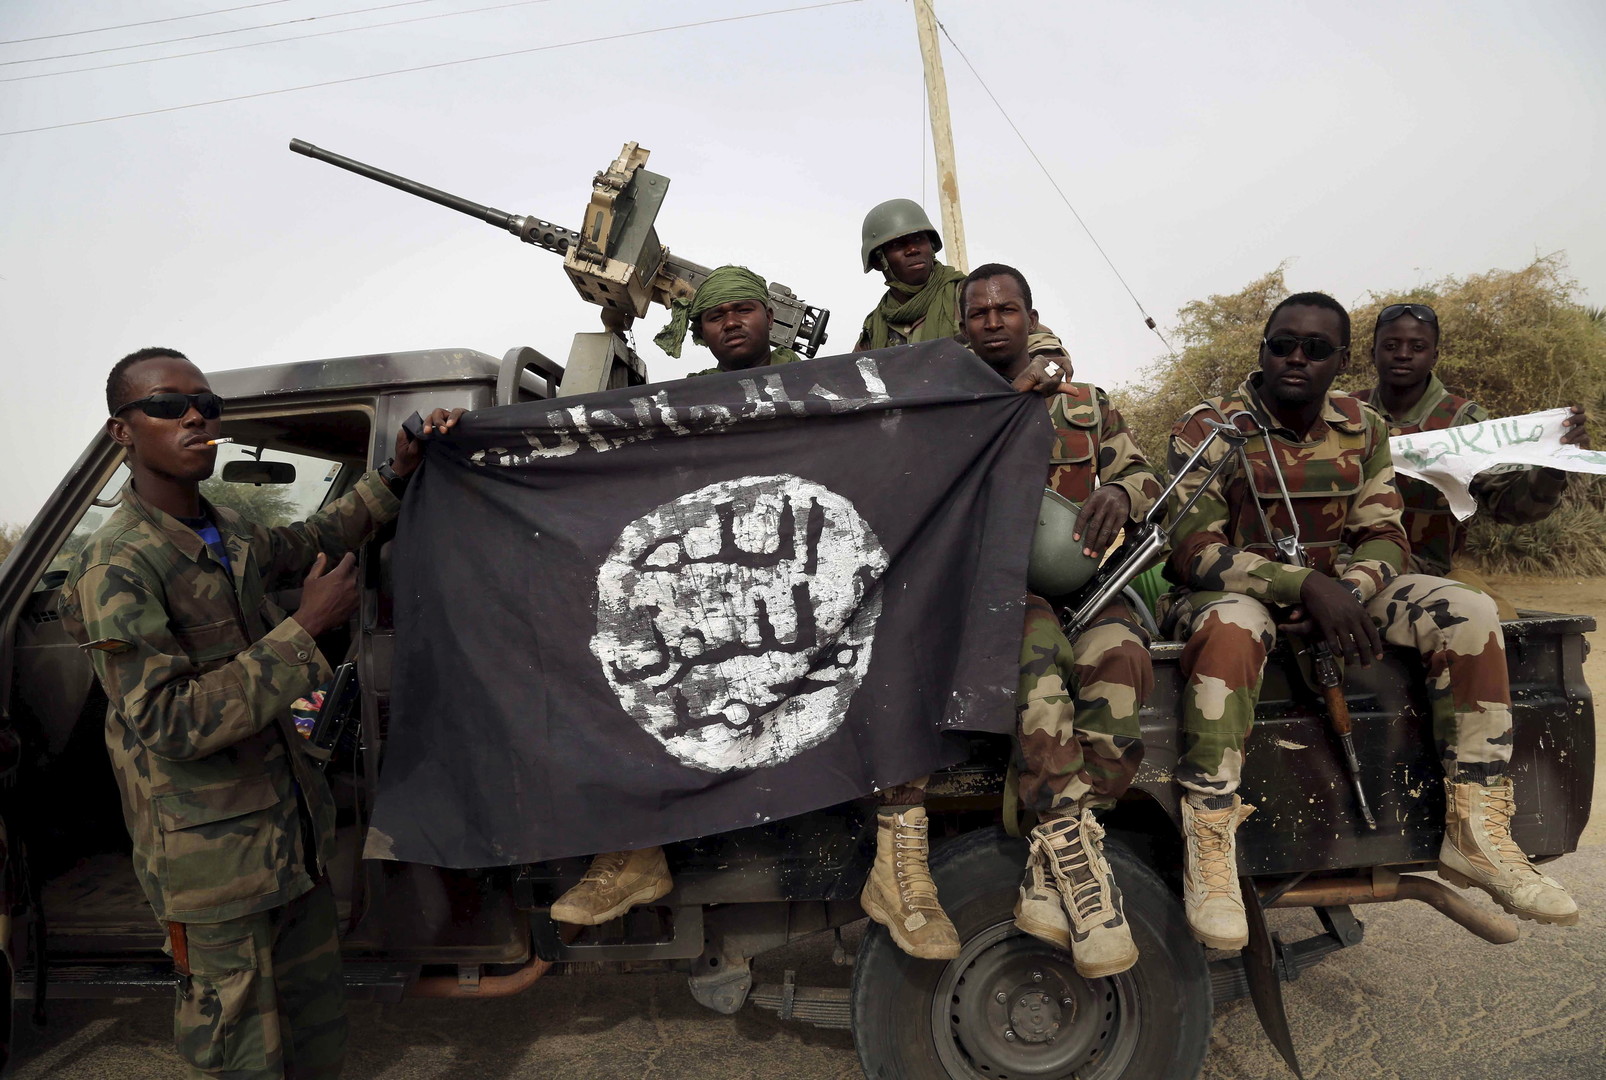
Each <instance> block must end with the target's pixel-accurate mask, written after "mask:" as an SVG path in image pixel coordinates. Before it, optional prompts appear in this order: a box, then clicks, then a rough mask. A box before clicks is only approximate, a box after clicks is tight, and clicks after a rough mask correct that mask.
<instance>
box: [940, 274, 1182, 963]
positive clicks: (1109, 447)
mask: <svg viewBox="0 0 1606 1080" xmlns="http://www.w3.org/2000/svg"><path fill="white" fill-rule="evenodd" d="M960 295H961V297H962V298H963V302H964V318H965V332H966V335H967V336H968V337H969V339H970V347H971V349H972V350H974V351H975V353H976V355H978V356H980V357H981V358H982V359H983V360H985V361H986V362H987V363H988V364H990V365H991V366H992V367H993V368H995V369H996V370H997V371H998V372H999V374H1001V375H1003V376H1004V377H1005V378H1008V379H1012V380H1013V379H1016V378H1017V377H1019V376H1020V375H1021V374H1022V373H1023V372H1024V371H1026V370H1027V368H1028V366H1029V365H1030V364H1031V362H1032V357H1031V353H1030V349H1029V346H1028V341H1029V340H1030V337H1031V335H1032V332H1033V330H1034V329H1035V328H1036V326H1037V312H1036V311H1035V310H1033V309H1032V292H1031V286H1030V285H1028V284H1027V282H1026V279H1025V277H1024V276H1023V275H1022V274H1021V273H1020V271H1018V270H1016V269H1014V268H1012V267H1008V266H1003V265H1000V264H998V263H989V264H987V265H985V266H980V267H977V268H976V270H975V271H973V272H972V273H971V274H970V276H969V277H967V278H965V281H964V286H963V289H962V290H961V293H960ZM1017 385H1018V384H1017ZM1048 409H1049V416H1050V417H1051V418H1052V420H1053V423H1054V429H1055V443H1054V447H1053V450H1052V452H1051V456H1050V458H1049V461H1048V471H1047V482H1048V486H1049V487H1050V488H1052V489H1053V490H1054V491H1056V492H1058V493H1059V494H1060V495H1062V496H1064V497H1065V498H1067V499H1069V500H1071V501H1072V502H1075V503H1080V504H1081V507H1082V510H1081V513H1080V515H1079V516H1078V518H1077V519H1076V532H1075V533H1074V535H1073V538H1074V540H1076V541H1077V542H1078V543H1079V544H1080V545H1081V546H1082V554H1083V555H1084V556H1093V557H1096V556H1097V555H1098V554H1100V553H1101V552H1103V550H1104V549H1105V548H1106V547H1107V546H1108V545H1109V543H1110V542H1111V541H1112V540H1114V539H1115V536H1116V534H1117V532H1119V531H1120V529H1121V528H1122V527H1123V526H1124V525H1126V524H1128V523H1129V522H1133V521H1136V520H1138V519H1140V518H1141V517H1142V516H1143V515H1144V514H1145V513H1147V512H1148V510H1149V508H1150V507H1151V506H1153V505H1154V501H1155V499H1157V498H1158V497H1159V495H1160V491H1161V483H1160V478H1159V476H1158V475H1157V474H1156V473H1155V471H1154V469H1153V468H1152V467H1150V465H1149V463H1148V462H1147V461H1146V460H1145V459H1144V457H1143V452H1142V451H1141V450H1139V449H1138V446H1137V443H1136V442H1134V441H1133V439H1132V436H1131V435H1130V434H1129V433H1128V432H1127V430H1126V424H1125V422H1124V421H1123V420H1122V419H1121V414H1120V412H1118V411H1117V410H1116V409H1114V408H1112V407H1111V406H1110V403H1109V400H1108V398H1107V397H1106V396H1105V394H1104V391H1102V390H1100V389H1099V388H1097V387H1095V386H1092V385H1090V384H1087V383H1074V382H1064V383H1060V384H1059V385H1058V388H1057V392H1056V393H1054V394H1052V395H1051V396H1050V398H1049V401H1048ZM1153 688H1154V669H1153V667H1152V665H1151V662H1150V658H1149V649H1148V636H1147V634H1145V633H1144V631H1143V630H1142V629H1141V628H1140V627H1139V625H1138V623H1137V620H1136V618H1134V616H1133V614H1132V612H1131V611H1130V610H1129V609H1128V608H1127V606H1126V604H1125V603H1124V602H1123V601H1120V600H1117V601H1115V602H1113V603H1111V604H1110V605H1109V606H1108V607H1106V608H1105V609H1104V610H1103V611H1102V612H1100V613H1099V615H1098V616H1097V617H1096V618H1095V619H1094V621H1093V623H1092V624H1091V625H1090V626H1089V627H1088V628H1087V629H1086V630H1084V631H1082V633H1080V634H1078V635H1077V637H1076V640H1075V641H1074V642H1072V641H1067V640H1066V638H1065V634H1064V631H1063V630H1061V629H1060V622H1059V618H1058V617H1057V615H1056V614H1055V612H1054V609H1053V607H1052V606H1051V605H1050V604H1049V603H1048V602H1047V601H1046V600H1044V599H1043V598H1042V597H1039V596H1032V595H1029V596H1028V597H1027V603H1026V628H1025V634H1024V637H1023V639H1022V642H1021V666H1020V683H1019V689H1018V696H1017V698H1016V708H1017V710H1018V715H1019V722H1018V727H1017V737H1018V739H1019V745H1020V756H1021V759H1022V764H1021V768H1020V799H1021V803H1022V804H1023V805H1024V806H1027V807H1030V808H1031V809H1033V810H1035V811H1036V812H1037V815H1038V820H1039V824H1038V825H1037V827H1036V828H1035V829H1033V830H1032V835H1031V853H1030V855H1029V856H1028V859H1027V865H1026V873H1025V877H1024V879H1023V881H1022V883H1021V889H1020V899H1019V901H1018V902H1017V904H1016V907H1015V923H1016V925H1017V926H1019V927H1020V928H1021V929H1022V930H1024V931H1026V932H1027V933H1030V934H1033V935H1036V936H1037V937H1039V938H1042V939H1043V940H1044V941H1047V942H1049V943H1050V944H1053V945H1055V946H1057V947H1059V948H1061V949H1069V950H1070V952H1071V955H1072V957H1073V958H1074V959H1075V961H1076V969H1077V971H1079V972H1080V973H1081V974H1082V975H1083V976H1085V977H1087V978H1099V977H1103V976H1107V975H1114V974H1116V973H1117V972H1121V971H1125V970H1126V969H1127V968H1129V967H1131V966H1132V965H1133V964H1134V963H1136V962H1137V958H1138V950H1137V946H1136V944H1135V943H1134V942H1133V940H1132V932H1131V929H1130V927H1129V926H1128V925H1127V921H1126V918H1125V915H1124V914H1123V913H1122V910H1121V891H1120V889H1119V888H1117V887H1116V884H1115V881H1114V879H1113V877H1112V875H1111V872H1110V865H1109V863H1108V862H1107V861H1106V860H1105V858H1104V851H1103V845H1102V843H1101V838H1102V837H1103V835H1104V830H1103V828H1102V827H1101V826H1100V825H1099V823H1098V820H1097V818H1096V817H1095V816H1094V811H1095V810H1096V809H1101V808H1104V807H1107V806H1109V805H1112V804H1113V803H1114V802H1115V800H1116V799H1117V798H1118V797H1119V796H1120V795H1121V794H1122V793H1123V792H1124V791H1125V790H1126V789H1127V787H1128V785H1130V784H1131V782H1132V777H1133V775H1134V774H1136V772H1137V770H1138V765H1139V764H1140V763H1141V762H1142V759H1143V741H1142V733H1141V731H1140V729H1139V726H1138V712H1139V710H1140V709H1141V708H1142V706H1143V702H1144V701H1145V699H1146V698H1147V697H1148V695H1149V693H1150V692H1151V691H1152V690H1153Z"/></svg>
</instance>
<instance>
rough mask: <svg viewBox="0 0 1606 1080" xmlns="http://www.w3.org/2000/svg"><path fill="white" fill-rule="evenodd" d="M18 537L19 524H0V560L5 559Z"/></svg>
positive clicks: (19, 535) (19, 536) (15, 544)
mask: <svg viewBox="0 0 1606 1080" xmlns="http://www.w3.org/2000/svg"><path fill="white" fill-rule="evenodd" d="M20 539H22V526H21V525H0V562H5V561H6V556H7V555H10V554H11V549H12V548H14V547H16V546H17V541H18V540H20Z"/></svg>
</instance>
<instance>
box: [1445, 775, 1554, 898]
mask: <svg viewBox="0 0 1606 1080" xmlns="http://www.w3.org/2000/svg"><path fill="white" fill-rule="evenodd" d="M1516 802H1517V800H1516V793H1515V792H1514V791H1513V789H1512V786H1511V777H1509V776H1502V777H1499V778H1497V779H1496V780H1495V781H1494V782H1493V783H1490V784H1488V785H1484V784H1476V783H1461V784H1458V783H1456V782H1455V781H1453V780H1450V779H1448V778H1447V779H1446V780H1445V781H1444V843H1442V844H1440V845H1439V876H1440V877H1442V878H1443V879H1444V880H1446V881H1448V882H1450V883H1451V884H1452V885H1459V886H1461V888H1463V889H1467V888H1471V887H1472V886H1473V885H1476V886H1477V887H1478V888H1480V889H1482V890H1483V891H1484V892H1486V893H1488V894H1489V895H1490V896H1492V897H1494V900H1495V903H1497V904H1499V905H1500V906H1501V907H1503V908H1505V909H1506V910H1507V911H1509V912H1511V914H1513V915H1515V916H1517V917H1518V918H1521V919H1532V920H1533V921H1534V922H1540V923H1555V924H1557V925H1558V926H1572V925H1574V924H1576V923H1577V922H1578V905H1577V904H1576V903H1575V902H1574V901H1573V898H1572V897H1571V896H1568V895H1567V890H1566V889H1564V888H1562V885H1561V883H1560V882H1559V881H1557V880H1556V879H1555V878H1552V877H1547V876H1546V875H1544V874H1541V873H1540V872H1539V871H1538V870H1536V869H1534V866H1533V864H1532V863H1530V862H1529V861H1528V856H1526V855H1524V854H1523V852H1522V849H1521V848H1519V847H1518V846H1517V843H1516V841H1515V840H1513V839H1512V838H1511V815H1512V814H1513V813H1514V812H1515V811H1516V808H1517V807H1516Z"/></svg>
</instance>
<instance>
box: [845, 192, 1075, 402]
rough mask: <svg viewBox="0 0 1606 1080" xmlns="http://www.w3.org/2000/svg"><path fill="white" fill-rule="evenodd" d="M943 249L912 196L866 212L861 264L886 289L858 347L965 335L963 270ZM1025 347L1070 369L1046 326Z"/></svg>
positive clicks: (868, 317) (1036, 330) (867, 318)
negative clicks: (942, 257)
mask: <svg viewBox="0 0 1606 1080" xmlns="http://www.w3.org/2000/svg"><path fill="white" fill-rule="evenodd" d="M941 250H942V236H941V235H940V234H939V233H938V232H937V228H936V226H935V225H933V224H932V223H931V219H930V218H928V217H927V216H926V212H925V210H923V209H921V206H920V204H919V203H917V202H915V201H914V200H913V199H888V200H887V201H886V202H884V203H879V204H877V205H876V206H874V207H872V208H871V210H870V212H869V213H868V214H866V215H865V216H864V226H863V228H862V229H861V242H860V245H859V264H860V266H862V267H863V269H864V272H865V273H866V274H868V273H869V272H870V271H871V270H880V271H881V273H882V275H883V276H885V278H886V279H887V292H886V295H885V296H883V297H882V298H881V300H880V302H879V303H877V304H876V306H875V308H874V309H872V310H871V312H870V314H868V315H866V316H865V317H864V329H863V330H861V331H860V332H859V340H858V343H857V344H856V345H854V349H855V351H864V350H866V349H886V348H891V347H892V346H894V345H907V344H911V343H913V342H917V341H941V340H942V339H943V338H951V337H955V336H958V337H963V330H964V326H963V323H964V319H963V318H962V317H961V316H960V296H959V292H960V288H961V286H962V285H963V284H964V280H965V275H964V273H963V272H962V271H960V270H955V269H954V268H953V267H951V266H949V265H948V264H946V263H940V262H938V261H937V252H939V251H941ZM1027 348H1028V350H1029V351H1030V352H1031V354H1032V356H1033V357H1034V358H1035V359H1036V360H1037V361H1038V363H1037V364H1036V365H1035V367H1036V368H1037V369H1041V368H1043V367H1044V366H1045V365H1044V364H1043V363H1042V361H1044V360H1051V359H1054V360H1061V361H1065V367H1066V370H1067V371H1068V370H1069V368H1070V364H1069V362H1068V360H1067V358H1066V354H1065V347H1064V346H1063V345H1062V344H1060V339H1059V338H1057V337H1055V336H1054V332H1053V331H1052V330H1050V329H1049V328H1048V327H1046V326H1041V325H1038V326H1033V327H1032V332H1031V335H1030V339H1029V341H1028V343H1027ZM1056 382H1057V380H1056Z"/></svg>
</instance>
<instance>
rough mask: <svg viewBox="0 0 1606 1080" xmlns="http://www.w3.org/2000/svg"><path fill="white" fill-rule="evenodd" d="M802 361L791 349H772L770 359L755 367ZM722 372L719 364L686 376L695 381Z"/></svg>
mask: <svg viewBox="0 0 1606 1080" xmlns="http://www.w3.org/2000/svg"><path fill="white" fill-rule="evenodd" d="M801 359H802V357H800V356H798V354H797V353H795V352H793V351H792V350H791V349H771V350H770V358H769V359H768V360H766V361H764V362H763V363H762V364H758V365H755V366H757V367H774V366H775V365H776V364H790V363H792V362H793V361H795V360H801ZM722 370H724V369H722V368H721V367H720V366H719V365H718V364H715V365H714V366H713V367H709V368H703V370H701V371H693V372H691V373H690V374H688V375H687V376H686V378H688V379H695V378H697V376H699V375H718V374H719V373H720V372H721V371H722ZM748 370H752V369H751V368H750V369H748Z"/></svg>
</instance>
